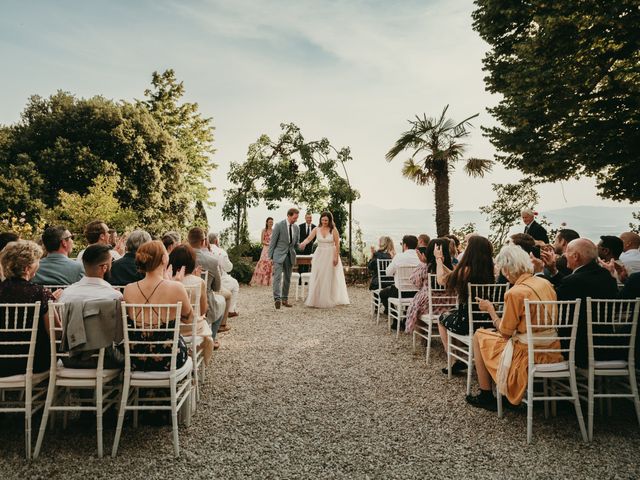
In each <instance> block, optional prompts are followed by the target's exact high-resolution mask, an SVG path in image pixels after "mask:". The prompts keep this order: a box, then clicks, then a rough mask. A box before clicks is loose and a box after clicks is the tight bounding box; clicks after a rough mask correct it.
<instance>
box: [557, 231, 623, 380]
mask: <svg viewBox="0 0 640 480" xmlns="http://www.w3.org/2000/svg"><path fill="white" fill-rule="evenodd" d="M565 255H566V257H567V267H568V268H570V269H571V270H573V273H572V274H571V275H567V276H566V277H564V278H562V279H561V280H560V282H559V283H558V284H557V285H556V293H557V294H558V300H575V299H577V298H580V299H582V302H581V304H580V316H579V318H578V331H577V334H576V365H577V366H578V367H581V368H587V367H588V366H589V360H588V349H589V346H588V341H587V297H591V298H600V299H608V298H611V299H612V298H618V285H617V283H616V281H615V279H614V278H613V277H612V276H611V274H610V273H609V271H608V270H606V269H605V268H602V267H601V266H600V265H598V262H597V259H598V246H597V245H596V244H595V243H593V242H592V241H591V240H588V239H586V238H578V239H576V240H572V241H571V242H569V244H568V245H567V251H566V253H565ZM596 353H597V355H596V360H620V359H624V355H625V353H624V352H619V351H616V350H597V351H596Z"/></svg>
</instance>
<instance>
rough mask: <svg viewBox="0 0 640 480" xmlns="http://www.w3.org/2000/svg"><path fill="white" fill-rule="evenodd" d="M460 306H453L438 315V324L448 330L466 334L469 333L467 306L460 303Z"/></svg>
mask: <svg viewBox="0 0 640 480" xmlns="http://www.w3.org/2000/svg"><path fill="white" fill-rule="evenodd" d="M460 307H461V308H453V309H451V310H449V311H448V312H445V313H443V314H442V315H440V319H439V321H440V324H441V325H442V326H443V327H444V328H446V329H447V330H449V331H450V332H453V333H456V334H458V335H467V334H468V333H469V319H468V318H467V308H466V306H463V305H461V306H460Z"/></svg>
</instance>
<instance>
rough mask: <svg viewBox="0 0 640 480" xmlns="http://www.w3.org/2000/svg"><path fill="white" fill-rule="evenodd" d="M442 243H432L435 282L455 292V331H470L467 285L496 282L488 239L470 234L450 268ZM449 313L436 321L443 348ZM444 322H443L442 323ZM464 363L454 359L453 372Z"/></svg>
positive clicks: (445, 345) (463, 366)
mask: <svg viewBox="0 0 640 480" xmlns="http://www.w3.org/2000/svg"><path fill="white" fill-rule="evenodd" d="M443 249H444V247H440V246H435V247H434V250H433V254H434V256H435V259H436V275H437V276H438V277H437V278H438V283H439V284H440V285H442V286H444V287H446V289H447V293H448V294H449V295H458V302H459V308H458V311H457V312H451V314H452V315H454V314H457V315H459V316H460V318H461V319H463V325H462V329H463V331H458V332H455V333H458V334H465V333H467V332H468V331H469V318H468V307H467V302H468V299H469V292H468V287H467V285H469V284H470V283H495V281H496V280H495V276H494V269H493V247H492V246H491V242H489V240H487V239H486V238H485V237H481V236H480V235H474V236H473V237H471V238H469V243H467V248H466V249H465V251H464V257H462V260H460V262H459V263H458V264H457V265H456V266H455V267H454V268H453V270H451V269H450V268H448V267H447V266H446V265H445V261H444V259H445V256H444V251H443ZM448 318H449V319H450V318H451V316H447V315H443V316H441V317H440V322H439V323H438V332H439V333H440V338H441V340H442V345H443V346H444V350H445V351H446V350H447V345H448V343H447V342H448V341H449V334H448V329H449V328H453V327H452V325H450V324H449V323H448V322H447V319H448ZM443 322H444V323H443ZM466 368H467V366H466V365H465V364H464V363H463V362H460V361H456V362H455V363H454V364H453V365H452V366H451V371H452V373H454V374H457V373H460V372H461V371H463V370H466ZM442 373H448V367H445V368H443V369H442Z"/></svg>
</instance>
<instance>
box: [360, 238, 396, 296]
mask: <svg viewBox="0 0 640 480" xmlns="http://www.w3.org/2000/svg"><path fill="white" fill-rule="evenodd" d="M395 255H396V251H395V249H394V247H393V240H391V238H390V237H387V236H385V235H383V236H382V237H380V239H379V240H378V250H376V249H375V248H374V247H373V245H372V246H371V260H369V263H368V264H367V268H368V269H369V272H371V283H370V284H369V290H377V289H378V288H382V287H386V285H381V286H380V285H378V259H382V260H390V259H392V258H393V257H395Z"/></svg>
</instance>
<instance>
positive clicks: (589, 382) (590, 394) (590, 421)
mask: <svg viewBox="0 0 640 480" xmlns="http://www.w3.org/2000/svg"><path fill="white" fill-rule="evenodd" d="M594 383H595V382H594V378H593V372H592V371H590V372H589V378H588V380H587V389H588V391H587V428H588V434H587V438H588V439H589V441H591V440H593V410H594V406H595V405H594V400H593V394H594V391H593V389H594V387H595V385H594Z"/></svg>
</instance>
